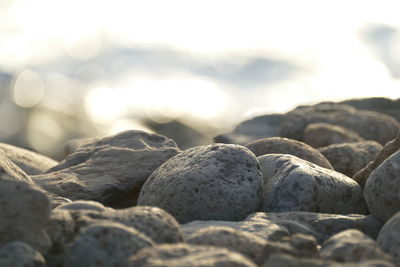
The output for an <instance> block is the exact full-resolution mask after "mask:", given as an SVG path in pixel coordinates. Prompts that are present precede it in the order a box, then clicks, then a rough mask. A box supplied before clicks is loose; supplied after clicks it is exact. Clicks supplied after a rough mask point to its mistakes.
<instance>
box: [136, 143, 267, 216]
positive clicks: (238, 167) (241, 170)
mask: <svg viewBox="0 0 400 267" xmlns="http://www.w3.org/2000/svg"><path fill="white" fill-rule="evenodd" d="M261 193H262V177H261V172H260V167H259V164H258V161H257V158H256V157H255V155H254V154H253V153H252V152H251V151H250V150H248V149H247V148H245V147H243V146H239V145H228V144H214V145H209V146H200V147H194V148H191V149H188V150H186V151H184V152H182V153H180V154H178V155H177V156H175V157H173V158H171V159H169V160H168V161H167V162H165V163H164V164H163V165H162V166H160V167H159V168H158V169H157V170H156V171H154V172H153V173H152V174H151V176H150V177H149V178H148V179H147V181H146V182H145V183H144V185H143V187H142V190H141V191H140V195H139V199H138V205H147V206H157V207H160V208H162V209H165V210H166V211H168V212H169V213H171V214H172V215H173V216H174V217H175V218H176V219H177V220H178V221H179V222H180V223H185V222H189V221H193V220H228V221H237V220H240V219H243V218H244V217H246V216H247V215H248V214H250V213H252V212H254V211H256V210H257V208H258V207H259V205H260V202H261Z"/></svg>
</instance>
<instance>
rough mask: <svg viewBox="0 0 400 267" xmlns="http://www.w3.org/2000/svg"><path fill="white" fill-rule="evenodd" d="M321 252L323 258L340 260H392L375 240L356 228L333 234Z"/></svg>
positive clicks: (323, 245)
mask: <svg viewBox="0 0 400 267" xmlns="http://www.w3.org/2000/svg"><path fill="white" fill-rule="evenodd" d="M320 253H321V257H322V258H323V259H327V260H334V261H338V262H361V261H365V260H373V259H376V260H391V259H390V257H389V256H388V255H386V254H385V253H383V252H382V251H381V250H380V249H379V247H378V245H377V243H376V242H375V240H373V239H372V238H370V237H369V236H367V235H365V234H364V233H362V232H361V231H359V230H355V229H349V230H345V231H343V232H340V233H337V234H335V235H333V236H331V237H330V238H329V239H328V240H326V241H325V242H324V243H323V244H322V246H321V250H320Z"/></svg>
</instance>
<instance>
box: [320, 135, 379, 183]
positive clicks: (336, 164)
mask: <svg viewBox="0 0 400 267" xmlns="http://www.w3.org/2000/svg"><path fill="white" fill-rule="evenodd" d="M381 149H382V146H381V145H380V144H379V143H377V142H375V141H364V142H354V143H343V144H336V145H330V146H327V147H323V148H320V149H319V151H320V152H321V153H322V155H324V156H325V158H327V159H328V160H329V162H330V163H331V164H332V166H333V168H334V169H335V171H338V172H340V173H343V174H344V175H347V176H349V177H352V176H353V175H354V174H356V173H357V172H358V171H359V170H361V169H362V168H364V167H365V166H367V164H368V163H369V162H370V161H372V160H374V159H375V158H376V157H377V156H378V154H379V152H380V151H381Z"/></svg>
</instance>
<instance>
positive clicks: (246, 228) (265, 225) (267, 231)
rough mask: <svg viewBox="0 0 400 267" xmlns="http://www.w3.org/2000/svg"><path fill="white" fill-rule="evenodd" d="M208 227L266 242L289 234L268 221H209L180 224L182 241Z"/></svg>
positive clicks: (284, 229)
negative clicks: (236, 231) (235, 231)
mask: <svg viewBox="0 0 400 267" xmlns="http://www.w3.org/2000/svg"><path fill="white" fill-rule="evenodd" d="M210 227H224V228H226V227H229V228H232V229H234V230H238V231H241V232H245V233H249V234H252V235H256V236H258V237H260V238H262V239H264V240H267V241H276V240H280V239H282V238H283V237H285V236H288V235H289V234H290V233H289V231H288V230H287V229H286V228H285V227H284V226H280V225H278V224H275V223H272V222H271V221H268V220H257V221H250V220H244V221H239V222H231V221H214V220H209V221H191V222H188V223H185V224H182V225H181V230H182V235H183V239H184V240H185V241H186V240H187V239H188V238H190V236H192V235H193V234H194V233H196V232H198V231H200V230H202V229H206V228H210Z"/></svg>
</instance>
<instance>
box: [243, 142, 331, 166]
mask: <svg viewBox="0 0 400 267" xmlns="http://www.w3.org/2000/svg"><path fill="white" fill-rule="evenodd" d="M246 147H247V148H248V149H250V150H251V151H252V152H253V153H254V154H255V155H256V156H257V157H258V156H262V155H266V154H289V155H293V156H296V157H299V158H301V159H304V160H307V161H309V162H312V163H314V164H317V165H318V166H321V167H324V168H327V169H331V170H333V167H332V165H331V164H330V163H329V161H328V160H327V159H326V158H325V157H324V156H323V155H322V154H321V153H320V152H319V151H318V150H316V149H315V148H312V147H311V146H309V145H307V144H305V143H303V142H299V141H296V140H292V139H288V138H282V137H271V138H265V139H260V140H256V141H253V142H251V143H248V144H246Z"/></svg>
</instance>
